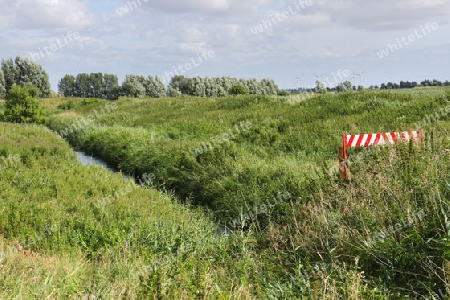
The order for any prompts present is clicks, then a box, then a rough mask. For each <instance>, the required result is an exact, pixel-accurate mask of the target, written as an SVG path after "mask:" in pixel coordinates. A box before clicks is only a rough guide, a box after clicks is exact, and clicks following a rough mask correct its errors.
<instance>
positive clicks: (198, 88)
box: [193, 76, 206, 98]
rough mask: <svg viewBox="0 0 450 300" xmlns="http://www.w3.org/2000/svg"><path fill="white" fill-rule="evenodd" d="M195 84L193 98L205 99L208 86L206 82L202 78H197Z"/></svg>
mask: <svg viewBox="0 0 450 300" xmlns="http://www.w3.org/2000/svg"><path fill="white" fill-rule="evenodd" d="M193 84H194V91H193V96H196V97H202V98H203V97H205V96H206V86H205V81H204V80H203V78H202V77H200V76H197V77H195V78H193Z"/></svg>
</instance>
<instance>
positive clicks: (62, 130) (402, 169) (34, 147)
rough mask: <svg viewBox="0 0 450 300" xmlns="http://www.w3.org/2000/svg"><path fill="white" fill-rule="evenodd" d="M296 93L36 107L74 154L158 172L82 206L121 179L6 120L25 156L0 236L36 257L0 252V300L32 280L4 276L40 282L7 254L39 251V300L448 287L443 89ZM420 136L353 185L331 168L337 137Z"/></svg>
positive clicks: (354, 176)
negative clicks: (47, 299)
mask: <svg viewBox="0 0 450 300" xmlns="http://www.w3.org/2000/svg"><path fill="white" fill-rule="evenodd" d="M294 97H298V96H294V95H292V96H289V97H269V96H261V95H251V96H249V95H246V96H235V97H228V98H210V99H204V98H196V97H186V96H185V97H180V98H161V99H132V98H120V99H119V100H118V101H114V105H115V106H116V109H110V110H108V111H106V110H105V109H104V108H105V105H106V104H108V102H106V101H105V100H100V99H77V98H62V99H59V98H56V99H55V98H52V99H46V100H43V104H44V106H45V109H46V113H47V115H48V117H49V122H48V124H47V126H48V127H49V128H50V129H51V130H53V131H54V132H55V133H59V134H60V135H63V136H64V138H65V139H66V140H67V141H68V143H70V145H71V146H72V147H74V148H75V149H77V150H82V151H84V152H86V153H87V154H92V155H94V156H95V157H98V158H101V159H102V160H103V161H105V162H106V163H107V164H108V165H109V166H111V167H113V168H114V169H116V170H117V171H120V172H123V173H126V174H128V175H131V176H134V177H136V178H137V177H140V178H142V177H143V176H144V175H145V174H154V180H153V181H152V182H151V184H148V185H147V186H146V187H136V188H133V189H132V191H131V192H130V193H129V194H127V195H125V196H124V197H122V198H120V199H117V201H113V203H111V205H106V206H104V207H103V206H100V208H101V209H99V207H98V205H97V206H96V205H93V202H95V201H98V200H99V199H104V197H106V196H108V195H111V194H114V192H115V191H117V190H120V189H124V188H126V186H127V185H129V184H131V183H132V181H131V180H129V182H126V181H124V180H123V179H122V177H121V176H120V174H112V173H109V172H108V171H106V170H102V169H100V168H97V167H90V168H88V167H84V166H81V165H80V164H79V163H78V162H77V161H76V158H75V156H74V154H73V152H72V151H71V149H70V147H69V145H68V144H67V143H66V142H65V141H64V140H62V139H59V138H58V137H57V136H56V135H55V134H53V133H52V132H51V131H49V130H46V129H45V128H42V127H32V126H25V125H10V124H5V123H2V124H1V128H2V129H3V128H5V129H3V130H1V131H0V139H1V140H2V143H1V144H0V157H3V158H8V157H11V155H14V154H19V156H20V160H19V161H17V159H16V160H14V162H15V164H11V163H10V164H9V165H8V166H7V168H5V171H2V172H0V179H1V180H0V184H2V189H1V192H0V199H1V201H2V202H5V209H4V210H3V211H1V212H0V214H1V215H2V217H1V219H0V220H1V221H0V232H1V233H2V234H3V236H4V240H3V241H2V242H3V245H4V246H5V247H6V246H11V245H13V246H14V243H16V245H15V246H14V247H16V248H20V249H22V248H23V249H24V250H23V251H28V250H29V251H31V252H25V253H21V252H19V253H16V252H14V256H13V257H14V260H13V262H10V260H6V262H9V263H5V260H3V261H1V260H0V266H3V267H2V268H1V271H0V276H2V277H0V278H2V279H0V286H2V284H3V285H4V287H7V289H5V288H2V290H5V291H6V292H4V295H2V294H0V298H1V297H2V296H4V297H8V296H11V295H17V293H18V292H19V291H22V294H21V295H28V294H27V293H25V292H23V289H31V288H32V285H27V286H25V285H24V284H23V283H22V280H21V281H17V280H14V278H17V276H19V274H17V273H14V272H21V273H20V276H24V278H28V280H30V281H32V280H34V279H33V278H35V277H34V276H35V275H33V274H32V273H31V272H24V271H23V270H18V269H16V268H15V267H14V265H15V263H14V261H16V260H17V261H19V262H20V263H23V264H24V265H26V264H31V263H33V262H34V261H36V260H44V261H45V260H46V259H53V260H54V261H55V263H54V264H53V265H52V266H51V267H53V269H52V268H50V267H49V266H47V265H46V264H45V263H43V262H42V261H40V264H37V265H36V268H37V272H39V274H41V276H40V277H39V276H38V278H37V279H35V282H36V283H35V285H34V287H33V288H34V290H33V291H34V292H35V293H38V292H37V291H39V292H42V291H43V290H44V291H45V292H43V293H47V294H44V295H49V296H53V295H52V294H51V293H65V294H58V295H64V296H67V295H74V293H78V296H80V295H82V294H83V293H84V294H83V295H91V294H92V295H96V296H97V297H102V296H101V295H106V294H107V293H109V294H108V295H111V297H116V298H117V297H124V295H125V296H126V297H131V298H133V297H134V298H139V297H142V296H143V295H145V297H147V298H149V299H157V298H161V297H171V296H176V297H181V298H194V297H196V298H199V299H203V298H204V299H215V298H223V299H229V298H231V299H242V298H248V299H299V298H301V299H319V298H320V299H386V298H389V299H411V298H420V297H422V298H423V299H424V298H426V297H430V296H432V295H433V294H434V293H438V295H439V293H440V294H441V295H443V296H445V295H448V294H449V293H450V290H449V289H448V286H449V284H448V281H449V280H450V275H449V273H448V272H449V271H450V263H449V251H448V249H450V248H449V247H450V244H449V242H448V241H449V238H450V221H449V213H450V206H449V204H450V203H449V200H450V178H449V176H448V174H449V168H450V157H449V156H450V153H449V152H448V151H446V150H448V148H450V139H449V125H450V114H447V113H440V114H439V117H435V118H431V117H430V116H435V115H436V112H439V111H444V112H445V109H446V107H448V106H449V105H450V90H449V89H444V88H415V89H412V90H400V91H395V92H389V91H364V92H351V93H342V94H326V95H315V96H313V97H311V98H309V99H301V97H298V98H294ZM0 105H1V104H0ZM102 109H103V112H104V113H103V114H100V113H99V112H100V111H102ZM0 110H1V107H0ZM0 114H1V113H0ZM418 124H419V125H420V126H421V127H423V128H416V127H417V126H418ZM417 129H420V130H422V131H423V133H424V135H423V141H422V143H420V144H413V143H410V144H398V145H395V146H387V147H379V148H377V150H376V151H371V152H370V154H366V155H363V156H361V157H362V158H361V159H360V160H358V161H356V162H355V163H354V164H352V165H351V167H350V171H351V178H350V180H349V181H342V180H339V178H338V174H335V173H333V172H332V170H333V169H335V166H336V164H337V148H338V146H339V145H340V142H341V136H342V134H356V133H374V132H389V131H406V130H417ZM362 151H363V150H362V149H351V150H349V153H350V154H353V155H355V154H358V153H361V152H362ZM15 158H17V157H15ZM0 161H1V160H0ZM36 174H39V175H36ZM130 182H131V183H130ZM28 199H30V200H28ZM180 220H183V222H180ZM18 224H19V225H20V226H19V225H18ZM218 227H219V228H221V229H222V230H225V231H226V232H228V233H225V234H223V233H221V234H218V233H217V228H218ZM49 232H50V233H49ZM35 233H36V234H35ZM31 237H34V240H36V241H34V242H33V243H29V242H27V239H28V240H29V239H31ZM15 241H16V242H15ZM17 241H19V242H17ZM20 241H22V242H20ZM17 243H18V244H17ZM186 243H187V244H188V245H194V246H191V248H189V247H187V248H188V250H187V251H186V250H185V249H186V246H185V244H186ZM21 247H22V248H21ZM192 247H194V251H192ZM183 250H185V251H184V252H183ZM33 253H38V254H36V257H37V258H36V257H34V256H33V255H34V254H33ZM160 260H164V261H167V263H165V264H163V266H161V267H158V263H157V262H158V261H160ZM63 261H64V262H63ZM155 262H156V263H155ZM127 263H130V264H131V265H132V266H136V268H133V267H127V266H126V264H127ZM63 265H64V267H66V268H67V270H64V272H61V270H60V269H54V268H57V267H58V266H60V267H62V266H63ZM139 265H151V266H155V265H156V271H155V268H149V269H146V268H139V267H138V266H139ZM49 268H50V269H49ZM79 268H81V269H79ZM49 270H50V271H49ZM137 270H138V271H137ZM52 272H54V273H52ZM155 272H156V273H155ZM53 274H56V275H55V276H54V277H51V276H53ZM64 274H65V275H64ZM93 274H95V276H94V275H93ZM138 274H139V275H138ZM141 274H144V275H141ZM91 278H95V279H96V281H94V282H95V284H90V283H89V282H90V279H91ZM69 279H70V280H69ZM47 285H48V286H49V287H48V288H47ZM66 286H67V287H66ZM59 287H63V289H62V291H64V292H59V291H60V289H59ZM47 291H48V292H47ZM103 291H107V293H105V292H103ZM27 292H29V290H27ZM33 295H36V294H33ZM442 299H443V297H442Z"/></svg>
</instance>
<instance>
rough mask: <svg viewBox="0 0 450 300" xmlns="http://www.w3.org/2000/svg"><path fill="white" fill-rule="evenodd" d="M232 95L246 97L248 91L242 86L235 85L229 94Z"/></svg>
mask: <svg viewBox="0 0 450 300" xmlns="http://www.w3.org/2000/svg"><path fill="white" fill-rule="evenodd" d="M228 93H229V94H230V95H246V94H248V91H247V89H246V88H245V87H243V86H242V85H240V84H236V85H233V86H232V87H231V88H230V91H229V92H228Z"/></svg>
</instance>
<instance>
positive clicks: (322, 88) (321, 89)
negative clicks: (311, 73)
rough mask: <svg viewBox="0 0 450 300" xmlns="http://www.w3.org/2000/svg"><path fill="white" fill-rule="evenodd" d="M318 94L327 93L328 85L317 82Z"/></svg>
mask: <svg viewBox="0 0 450 300" xmlns="http://www.w3.org/2000/svg"><path fill="white" fill-rule="evenodd" d="M316 93H319V94H326V93H327V87H326V85H325V84H324V83H323V82H322V81H320V80H316Z"/></svg>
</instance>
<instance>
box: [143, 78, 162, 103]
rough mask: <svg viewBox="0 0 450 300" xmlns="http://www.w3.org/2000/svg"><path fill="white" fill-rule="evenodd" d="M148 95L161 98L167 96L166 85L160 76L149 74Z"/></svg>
mask: <svg viewBox="0 0 450 300" xmlns="http://www.w3.org/2000/svg"><path fill="white" fill-rule="evenodd" d="M145 89H146V92H145V93H146V95H147V96H149V97H152V98H161V97H164V96H166V87H165V85H164V83H163V82H162V80H161V78H159V77H158V76H156V77H153V76H148V77H147V84H146V87H145Z"/></svg>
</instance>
